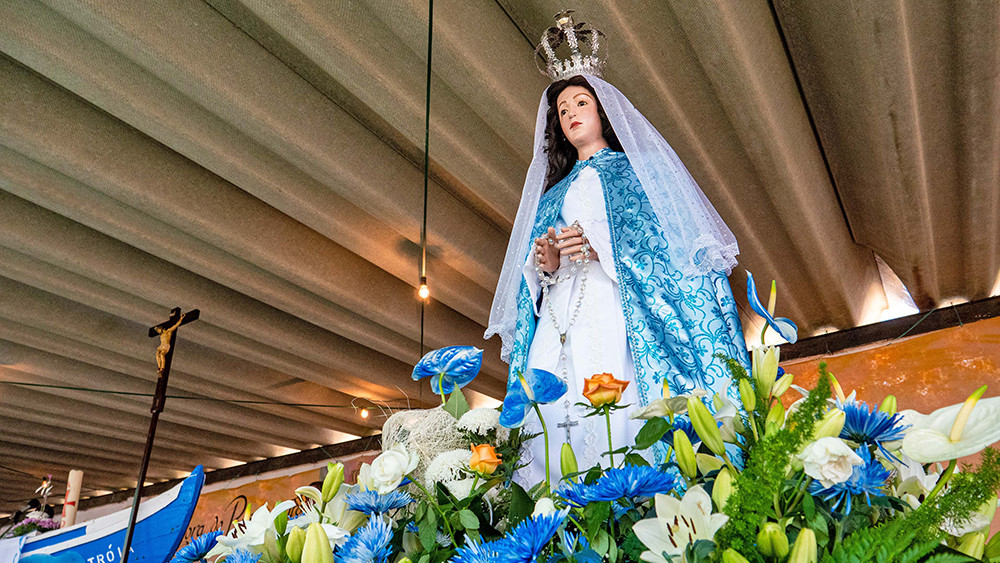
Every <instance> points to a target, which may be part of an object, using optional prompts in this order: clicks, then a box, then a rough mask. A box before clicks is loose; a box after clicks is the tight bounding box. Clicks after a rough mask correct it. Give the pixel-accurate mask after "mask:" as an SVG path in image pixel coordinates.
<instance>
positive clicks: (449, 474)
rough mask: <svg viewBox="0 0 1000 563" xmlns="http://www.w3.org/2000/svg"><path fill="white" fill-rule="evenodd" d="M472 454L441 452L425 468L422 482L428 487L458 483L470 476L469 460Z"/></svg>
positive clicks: (455, 451)
mask: <svg viewBox="0 0 1000 563" xmlns="http://www.w3.org/2000/svg"><path fill="white" fill-rule="evenodd" d="M471 457H472V452H470V451H469V450H448V451H446V452H441V453H439V454H438V455H437V457H435V458H434V460H433V461H431V463H430V465H428V466H427V472H426V473H425V474H424V480H425V481H426V482H427V483H426V484H427V485H428V486H433V485H434V483H447V482H448V481H459V480H462V479H464V478H466V477H468V476H469V475H470V472H471V470H470V469H469V460H470V458H471Z"/></svg>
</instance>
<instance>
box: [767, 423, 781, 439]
mask: <svg viewBox="0 0 1000 563" xmlns="http://www.w3.org/2000/svg"><path fill="white" fill-rule="evenodd" d="M779 430H781V427H780V426H778V425H777V424H775V423H773V422H765V423H764V436H765V437H769V436H774V435H775V434H777V433H778V431H779Z"/></svg>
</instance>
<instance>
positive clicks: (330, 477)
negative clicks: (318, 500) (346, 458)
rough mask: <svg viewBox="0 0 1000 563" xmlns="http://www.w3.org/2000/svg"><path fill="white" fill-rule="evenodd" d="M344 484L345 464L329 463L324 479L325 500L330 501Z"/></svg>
mask: <svg viewBox="0 0 1000 563" xmlns="http://www.w3.org/2000/svg"><path fill="white" fill-rule="evenodd" d="M343 484H344V464H343V463H327V464H326V478H325V479H323V502H330V500H331V499H333V497H334V496H335V495H336V494H337V491H339V490H340V486H341V485H343Z"/></svg>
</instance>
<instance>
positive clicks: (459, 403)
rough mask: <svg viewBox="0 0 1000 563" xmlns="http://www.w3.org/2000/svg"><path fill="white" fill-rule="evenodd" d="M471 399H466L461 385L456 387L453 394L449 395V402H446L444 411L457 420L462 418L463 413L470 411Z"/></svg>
mask: <svg viewBox="0 0 1000 563" xmlns="http://www.w3.org/2000/svg"><path fill="white" fill-rule="evenodd" d="M469 408H470V407H469V401H467V400H465V393H462V389H461V388H460V387H456V388H455V390H454V391H452V392H451V395H449V396H448V402H447V403H445V404H444V411H445V412H447V413H449V414H451V416H454V417H455V420H458V419H460V418H462V415H463V414H465V413H467V412H469Z"/></svg>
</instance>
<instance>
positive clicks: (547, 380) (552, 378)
mask: <svg viewBox="0 0 1000 563" xmlns="http://www.w3.org/2000/svg"><path fill="white" fill-rule="evenodd" d="M527 381H528V385H529V386H530V387H531V391H532V393H534V394H535V402H536V403H538V404H540V405H547V404H549V403H552V402H555V401H557V400H559V398H560V397H562V396H563V395H565V394H566V382H564V381H563V380H561V379H559V378H558V377H556V375H555V374H554V373H552V372H548V371H545V370H543V369H537V368H532V369H529V370H528V377H527Z"/></svg>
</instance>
